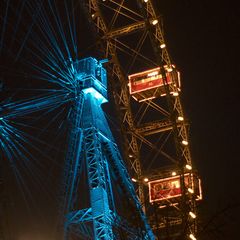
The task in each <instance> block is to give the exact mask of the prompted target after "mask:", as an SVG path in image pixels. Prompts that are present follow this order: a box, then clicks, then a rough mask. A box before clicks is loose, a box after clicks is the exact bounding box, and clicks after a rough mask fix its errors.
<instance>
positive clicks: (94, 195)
mask: <svg viewBox="0 0 240 240" xmlns="http://www.w3.org/2000/svg"><path fill="white" fill-rule="evenodd" d="M74 69H75V70H76V74H75V76H76V79H75V81H77V84H78V85H79V87H78V88H77V89H78V90H77V92H76V101H75V105H74V107H73V109H72V116H71V123H72V126H71V129H72V130H71V133H70V135H69V149H68V154H67V158H66V163H67V166H66V167H65V183H66V184H65V191H64V192H65V198H64V200H65V201H64V209H65V212H66V214H67V215H66V221H65V239H69V236H70V234H71V233H72V232H74V234H77V235H78V236H79V237H82V238H83V239H106V240H107V239H119V237H120V236H119V230H117V229H119V228H122V229H124V231H125V234H126V239H136V238H141V239H154V235H153V233H152V232H151V229H150V227H149V225H148V223H147V220H146V217H145V215H144V213H143V211H142V206H141V204H140V203H139V201H138V198H137V196H136V194H135V190H134V187H133V185H132V181H131V179H130V177H129V176H128V173H127V170H126V168H125V166H124V164H123V161H122V158H121V155H120V153H119V151H118V148H117V145H116V144H115V143H114V140H113V137H112V134H111V131H110V129H109V127H108V122H107V120H106V118H105V115H104V112H103V110H102V109H101V104H102V103H104V102H106V101H107V92H106V72H105V69H104V68H103V67H102V66H101V63H98V62H97V60H95V59H93V58H87V59H83V60H81V61H78V62H76V63H74ZM83 165H85V166H86V172H87V184H86V189H85V191H87V192H88V191H89V196H90V197H89V198H90V199H89V202H90V204H89V205H90V206H89V207H87V208H84V209H78V206H79V204H78V202H79V201H82V197H83V194H81V193H79V192H78V189H79V188H81V191H83V190H84V187H83V183H80V181H81V180H80V178H81V174H82V172H81V169H82V168H83ZM110 169H111V170H110ZM112 176H113V178H117V181H118V185H119V186H120V188H121V189H122V196H121V197H123V201H125V200H126V199H127V201H128V202H129V203H131V204H132V205H133V206H134V209H135V210H134V212H135V214H137V215H138V216H139V221H140V223H138V224H140V225H141V226H142V227H139V226H140V225H139V226H138V225H135V226H134V224H133V225H132V226H131V223H129V221H128V220H125V222H126V223H124V221H122V220H121V218H120V215H119V213H118V212H117V206H116V204H115V197H114V194H113V190H112V188H113V186H112V181H113V180H112ZM115 187H116V186H115ZM124 199H125V200H124ZM80 205H81V204H80ZM76 208H77V209H76ZM91 224H92V227H91V226H90V225H91Z"/></svg>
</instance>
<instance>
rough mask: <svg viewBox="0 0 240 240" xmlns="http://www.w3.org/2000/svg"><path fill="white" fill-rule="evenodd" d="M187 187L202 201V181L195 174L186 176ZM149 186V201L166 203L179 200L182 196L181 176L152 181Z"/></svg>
mask: <svg viewBox="0 0 240 240" xmlns="http://www.w3.org/2000/svg"><path fill="white" fill-rule="evenodd" d="M184 181H185V187H186V191H187V189H192V190H193V192H194V193H195V194H196V196H197V200H200V199H202V195H201V186H200V179H198V178H197V177H196V176H194V175H193V174H190V173H188V174H185V175H184ZM148 186H149V201H150V202H156V201H164V200H168V199H171V198H177V197H180V196H181V195H182V191H181V185H180V176H174V177H169V178H164V179H159V180H155V181H150V182H149V183H148Z"/></svg>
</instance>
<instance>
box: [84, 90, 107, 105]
mask: <svg viewBox="0 0 240 240" xmlns="http://www.w3.org/2000/svg"><path fill="white" fill-rule="evenodd" d="M83 92H84V93H85V94H88V93H90V94H91V95H92V96H93V97H94V98H96V99H97V100H98V101H99V103H100V104H102V103H106V102H107V99H106V98H105V97H103V95H102V94H100V93H99V92H98V91H97V90H96V89H95V88H93V87H90V88H85V89H83Z"/></svg>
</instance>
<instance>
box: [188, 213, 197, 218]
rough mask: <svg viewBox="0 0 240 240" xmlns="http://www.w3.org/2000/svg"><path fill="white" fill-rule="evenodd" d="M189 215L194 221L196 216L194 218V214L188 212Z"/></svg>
mask: <svg viewBox="0 0 240 240" xmlns="http://www.w3.org/2000/svg"><path fill="white" fill-rule="evenodd" d="M189 215H190V216H191V217H192V218H193V219H195V218H196V217H197V216H196V214H194V213H193V212H189Z"/></svg>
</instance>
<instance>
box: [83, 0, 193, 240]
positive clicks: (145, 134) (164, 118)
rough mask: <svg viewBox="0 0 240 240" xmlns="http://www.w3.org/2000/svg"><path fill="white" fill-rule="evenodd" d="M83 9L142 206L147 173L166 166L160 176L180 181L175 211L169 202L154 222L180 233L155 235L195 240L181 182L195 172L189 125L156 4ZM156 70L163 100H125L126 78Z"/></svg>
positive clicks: (89, 4) (94, 4)
mask: <svg viewBox="0 0 240 240" xmlns="http://www.w3.org/2000/svg"><path fill="white" fill-rule="evenodd" d="M83 5H84V8H85V11H86V12H87V13H88V18H89V21H90V23H91V24H93V25H94V26H95V30H96V32H97V36H98V39H100V41H99V42H100V46H101V50H102V52H103V54H104V56H103V57H105V58H108V59H110V63H109V64H108V68H109V75H110V85H111V90H112V95H113V98H114V100H115V103H116V106H117V107H118V109H119V111H120V112H121V114H120V121H121V123H122V129H123V132H124V133H125V137H126V139H125V140H126V142H127V143H126V146H127V148H126V152H125V155H126V156H128V162H129V166H130V170H131V174H132V176H133V178H134V179H135V180H136V181H137V183H138V184H137V193H138V195H139V198H140V200H141V202H142V203H143V204H144V203H146V201H147V199H146V197H144V183H143V179H144V177H146V176H147V177H148V178H149V179H151V178H154V177H151V170H153V169H154V168H156V167H166V166H169V168H168V171H167V173H166V172H165V174H162V172H161V171H160V172H159V176H161V177H168V176H170V175H171V172H172V171H173V170H174V171H176V172H177V173H178V174H180V176H181V189H182V193H183V194H182V197H181V198H180V199H178V200H177V207H174V208H173V207H172V204H173V203H171V202H169V209H170V210H169V212H170V213H168V216H164V217H162V219H158V223H157V224H154V227H155V228H157V227H156V226H157V225H159V226H160V225H161V224H162V225H164V226H167V225H166V224H163V222H165V221H166V219H167V222H169V224H168V226H170V225H171V226H176V229H178V230H177V233H176V231H175V230H174V231H173V233H171V229H170V228H167V229H166V227H165V230H164V231H165V233H164V232H161V231H160V232H159V235H161V237H162V238H164V236H165V237H166V238H169V237H172V238H171V239H175V238H176V237H179V236H181V239H184V238H188V237H189V236H193V237H194V236H196V233H197V224H196V219H191V218H190V217H189V212H194V213H195V212H196V201H195V199H196V198H195V197H196V196H195V195H194V194H188V191H187V187H186V185H185V182H184V173H186V172H190V173H191V172H192V171H193V169H192V160H191V155H190V150H189V139H188V123H187V121H186V119H185V116H184V113H183V108H182V104H181V101H180V89H179V88H178V86H177V82H175V83H174V84H171V85H170V84H167V80H166V68H167V69H168V70H170V71H171V70H172V66H173V65H172V64H173V63H172V61H171V59H170V57H169V54H168V51H167V47H166V42H165V39H164V36H163V30H162V28H161V19H160V17H159V15H158V13H157V11H156V9H155V7H154V1H151V0H148V1H143V0H135V1H125V0H122V1H114V0H109V1H98V0H89V1H85V4H83ZM156 66H157V67H160V69H161V74H162V76H163V81H164V88H165V96H163V97H161V98H160V97H157V98H156V97H152V98H148V99H146V97H145V96H141V93H139V98H141V99H142V100H144V101H143V102H142V103H136V102H134V101H133V100H132V98H131V96H130V95H129V88H128V80H127V75H128V74H129V73H134V72H137V71H141V70H147V69H149V68H153V67H156ZM156 91H157V90H156ZM146 152H150V153H149V154H146ZM186 166H187V167H186ZM143 169H144V170H143ZM190 185H191V186H192V185H193V182H192V183H190ZM158 211H159V210H158ZM161 214H162V215H164V213H161ZM171 214H172V216H173V217H171ZM171 219H172V220H171ZM161 221H162V223H161ZM179 226H180V227H179ZM191 234H192V235H191ZM175 235H176V236H175Z"/></svg>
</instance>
